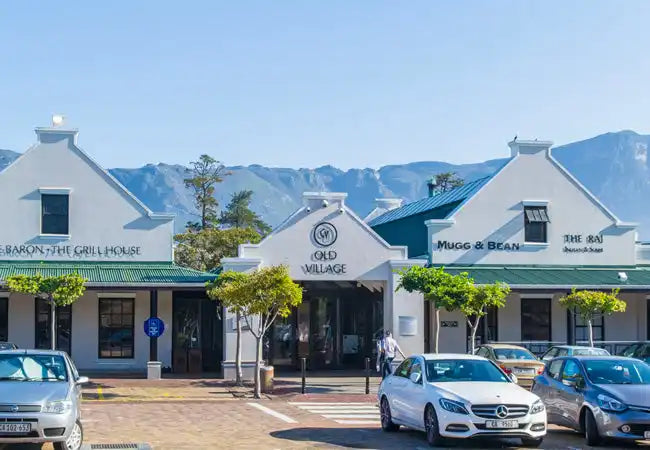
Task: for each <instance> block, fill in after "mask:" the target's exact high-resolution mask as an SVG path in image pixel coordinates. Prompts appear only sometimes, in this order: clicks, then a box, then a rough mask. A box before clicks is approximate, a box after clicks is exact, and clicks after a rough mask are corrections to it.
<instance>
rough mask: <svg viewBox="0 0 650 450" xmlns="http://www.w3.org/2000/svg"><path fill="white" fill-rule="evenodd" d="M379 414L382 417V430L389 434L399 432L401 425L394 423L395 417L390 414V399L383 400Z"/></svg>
mask: <svg viewBox="0 0 650 450" xmlns="http://www.w3.org/2000/svg"><path fill="white" fill-rule="evenodd" d="M379 414H380V417H381V429H382V430H384V431H389V432H391V431H397V430H399V425H397V424H396V423H394V422H393V416H392V415H391V413H390V405H389V404H388V399H387V398H386V397H383V398H382V399H381V404H380V405H379Z"/></svg>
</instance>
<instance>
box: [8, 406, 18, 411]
mask: <svg viewBox="0 0 650 450" xmlns="http://www.w3.org/2000/svg"><path fill="white" fill-rule="evenodd" d="M9 409H10V410H11V412H18V409H20V408H18V405H11V406H10V407H9Z"/></svg>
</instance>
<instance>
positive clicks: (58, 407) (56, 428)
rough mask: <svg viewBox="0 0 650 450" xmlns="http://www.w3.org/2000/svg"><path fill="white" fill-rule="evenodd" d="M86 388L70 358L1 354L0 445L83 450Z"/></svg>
mask: <svg viewBox="0 0 650 450" xmlns="http://www.w3.org/2000/svg"><path fill="white" fill-rule="evenodd" d="M86 382H88V378H86V377H80V376H79V373H78V372H77V369H76V368H75V366H74V364H73V363H72V361H71V360H70V358H69V357H68V355H67V354H66V353H65V352H59V351H53V350H3V351H0V443H9V444H15V443H44V442H52V443H53V445H54V449H55V450H79V449H80V448H81V444H82V442H83V428H82V426H81V420H80V414H81V410H80V406H81V405H80V402H81V385H82V384H83V383H86Z"/></svg>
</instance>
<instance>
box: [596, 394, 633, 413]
mask: <svg viewBox="0 0 650 450" xmlns="http://www.w3.org/2000/svg"><path fill="white" fill-rule="evenodd" d="M598 406H600V409H602V410H605V411H613V412H621V411H625V410H626V409H627V405H626V404H625V403H621V402H619V401H618V400H616V399H615V398H613V397H610V396H609V395H605V394H599V395H598Z"/></svg>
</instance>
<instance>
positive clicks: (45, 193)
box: [40, 189, 70, 236]
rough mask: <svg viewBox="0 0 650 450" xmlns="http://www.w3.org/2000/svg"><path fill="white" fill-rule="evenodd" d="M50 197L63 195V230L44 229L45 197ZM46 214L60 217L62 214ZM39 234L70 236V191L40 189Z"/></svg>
mask: <svg viewBox="0 0 650 450" xmlns="http://www.w3.org/2000/svg"><path fill="white" fill-rule="evenodd" d="M52 197H64V198H65V200H66V204H65V209H66V212H65V219H66V220H65V222H66V224H65V232H59V230H45V228H44V227H45V216H46V214H45V199H46V198H52ZM48 216H57V217H62V216H63V214H48ZM40 234H41V236H70V193H69V192H54V191H51V190H43V189H41V226H40Z"/></svg>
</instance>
